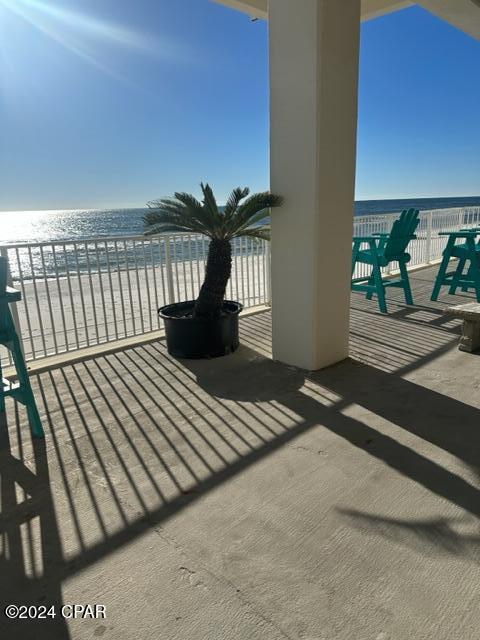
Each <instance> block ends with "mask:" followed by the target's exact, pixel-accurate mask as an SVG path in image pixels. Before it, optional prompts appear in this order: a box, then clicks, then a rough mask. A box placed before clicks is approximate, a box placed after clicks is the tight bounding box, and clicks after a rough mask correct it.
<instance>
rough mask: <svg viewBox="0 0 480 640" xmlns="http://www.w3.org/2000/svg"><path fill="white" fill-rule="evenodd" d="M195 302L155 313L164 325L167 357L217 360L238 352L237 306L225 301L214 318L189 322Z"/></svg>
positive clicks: (172, 306)
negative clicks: (218, 314) (168, 355)
mask: <svg viewBox="0 0 480 640" xmlns="http://www.w3.org/2000/svg"><path fill="white" fill-rule="evenodd" d="M194 304H195V302H194V301H193V300H189V301H188V302H177V303H175V304H168V305H166V306H165V307H161V308H160V309H159V310H158V313H159V315H160V317H161V318H162V319H163V321H164V323H165V333H166V336H167V348H168V353H169V354H170V355H172V356H174V357H175V358H195V359H198V358H218V357H220V356H226V355H228V354H229V353H233V352H234V351H235V350H236V349H238V345H239V339H238V315H239V313H240V311H241V310H242V309H243V306H242V305H241V304H240V303H239V302H232V301H230V300H225V302H224V303H223V307H222V313H221V315H220V316H219V317H218V318H214V319H210V318H191V317H188V315H189V312H191V310H192V309H193V306H194Z"/></svg>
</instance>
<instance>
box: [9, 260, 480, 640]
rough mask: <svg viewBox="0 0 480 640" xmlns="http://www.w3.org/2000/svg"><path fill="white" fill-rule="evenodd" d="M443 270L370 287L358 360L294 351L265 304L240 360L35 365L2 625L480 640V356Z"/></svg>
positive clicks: (88, 633)
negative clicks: (288, 355)
mask: <svg viewBox="0 0 480 640" xmlns="http://www.w3.org/2000/svg"><path fill="white" fill-rule="evenodd" d="M435 272H436V269H429V270H424V271H419V272H417V273H415V274H413V275H412V283H413V286H414V295H415V300H416V302H417V305H416V306H415V307H410V308H408V307H406V306H405V305H404V304H403V303H402V302H400V301H399V300H400V297H397V298H396V299H395V301H394V302H391V303H390V314H389V315H388V316H382V315H381V314H379V313H378V311H377V305H376V302H375V301H371V302H370V301H367V300H365V299H364V298H363V297H361V296H359V295H357V294H355V295H353V296H352V328H351V343H352V344H351V355H352V359H350V360H347V361H345V362H343V363H341V364H339V365H336V366H334V367H331V368H329V369H325V370H323V371H319V372H315V373H306V372H302V371H298V370H295V369H292V368H289V367H286V366H283V365H281V364H278V363H275V362H273V361H272V360H271V359H270V358H269V357H268V356H269V351H270V318H269V315H268V314H265V313H264V314H261V315H256V316H252V317H249V318H246V319H244V320H242V323H241V324H242V343H243V344H242V347H241V348H240V349H239V351H238V352H237V353H236V354H235V355H233V356H230V357H228V358H223V359H220V360H213V361H202V362H194V361H182V362H179V361H175V360H173V359H171V358H170V357H169V356H168V355H167V352H166V348H165V344H164V342H157V343H151V344H148V345H145V346H142V347H136V348H132V349H128V350H125V351H121V352H118V353H115V354H110V355H107V356H103V357H97V358H95V359H91V360H88V361H83V362H80V363H77V364H73V365H69V366H65V367H62V368H57V369H55V370H51V371H48V372H45V373H41V374H39V375H36V376H33V383H34V387H35V391H36V395H37V399H38V404H39V408H40V410H41V413H42V416H43V420H44V425H45V428H46V431H47V437H46V439H45V441H44V442H41V441H36V442H35V443H32V440H31V438H30V435H29V431H28V428H27V427H26V424H25V417H24V413H23V410H22V409H20V410H16V409H15V408H14V405H13V404H12V403H9V405H8V413H7V415H8V422H9V429H8V433H7V432H6V430H2V438H3V441H2V445H1V449H0V474H1V508H2V513H1V516H0V522H1V536H0V602H1V604H2V612H1V613H0V638H2V639H3V638H5V639H8V640H10V639H12V640H23V639H24V638H32V639H35V640H38V639H40V640H43V639H44V638H45V640H56V639H57V638H58V639H62V640H63V639H64V638H65V639H66V638H72V639H74V640H83V639H91V638H104V639H107V638H112V639H115V640H127V639H128V640H150V639H151V640H163V639H165V640H177V639H178V640H202V639H205V640H216V639H232V640H233V639H235V640H257V639H258V640H260V639H262V640H280V639H285V638H289V639H292V640H293V639H295V640H296V639H299V640H300V639H301V640H333V639H335V640H337V639H338V640H340V639H341V640H364V639H365V640H367V639H368V640H407V639H408V640H412V639H418V640H427V639H432V640H433V639H434V638H435V639H442V640H443V639H444V640H454V639H457V638H458V639H462V640H470V639H471V640H474V639H476V638H478V637H479V636H480V631H479V629H480V589H479V584H480V566H479V562H480V527H479V522H480V520H479V518H480V490H479V488H480V477H479V460H480V411H479V406H480V394H479V386H480V373H479V372H480V359H479V357H478V356H476V355H471V354H466V353H462V352H459V351H458V350H457V340H458V334H459V322H458V321H457V320H452V319H449V318H446V317H444V316H443V315H442V313H441V310H442V309H443V308H444V307H445V306H446V302H447V301H449V302H450V301H451V300H452V298H451V297H449V296H446V295H444V296H443V297H442V298H441V299H440V301H439V302H438V303H431V302H430V301H429V295H430V292H431V288H432V279H433V277H434V274H435ZM397 295H398V296H399V294H397V293H394V292H392V296H394V297H395V296H397ZM467 297H471V296H467ZM397 300H398V301H397ZM455 301H458V302H459V303H460V302H461V301H462V297H461V296H457V297H456V298H455ZM10 603H13V604H17V605H20V604H35V605H40V604H43V605H52V604H55V605H56V606H57V613H58V612H59V610H60V606H61V605H62V604H86V603H90V604H103V605H105V607H106V612H107V617H106V619H99V620H73V621H69V622H68V623H67V622H65V621H63V620H62V619H61V617H60V616H59V615H57V617H56V618H55V619H54V620H51V619H50V620H48V621H46V620H42V621H37V622H36V623H28V622H27V621H25V620H21V621H18V622H16V623H11V624H7V619H6V618H5V616H4V615H3V608H4V606H5V605H6V604H10Z"/></svg>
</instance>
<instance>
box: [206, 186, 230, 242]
mask: <svg viewBox="0 0 480 640" xmlns="http://www.w3.org/2000/svg"><path fill="white" fill-rule="evenodd" d="M200 187H201V189H202V193H203V208H204V209H206V210H207V211H208V212H209V213H210V215H211V217H212V221H215V224H216V226H217V229H216V235H220V233H221V231H222V230H223V223H224V216H223V214H222V213H220V211H219V209H218V204H217V201H216V200H215V196H214V195H213V191H212V187H211V186H210V185H209V184H204V183H203V182H201V183H200Z"/></svg>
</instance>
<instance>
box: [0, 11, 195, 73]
mask: <svg viewBox="0 0 480 640" xmlns="http://www.w3.org/2000/svg"><path fill="white" fill-rule="evenodd" d="M2 14H3V18H2ZM7 18H16V19H17V21H21V22H22V23H23V24H25V23H26V24H28V25H30V27H32V28H34V29H35V30H37V31H39V32H41V33H42V34H44V35H45V36H47V37H48V38H49V39H51V40H52V41H54V42H56V43H58V44H59V45H61V46H62V47H64V48H65V49H66V50H68V51H69V52H71V53H73V54H75V55H76V56H79V57H80V58H82V59H83V60H85V61H86V62H88V63H90V64H92V65H94V66H95V67H97V68H98V69H100V70H102V71H103V72H106V73H109V74H110V75H112V76H114V77H116V78H118V79H121V80H124V81H125V80H126V78H125V77H124V76H123V75H122V73H121V72H120V70H119V69H118V68H115V64H114V63H113V62H112V61H113V60H114V59H115V56H114V55H112V49H113V48H115V49H116V50H117V51H118V50H120V49H123V50H126V51H130V52H136V53H139V54H148V55H151V56H155V57H161V58H170V59H172V58H175V59H176V60H179V59H180V60H181V59H182V58H185V55H184V54H185V52H184V51H183V52H182V50H181V47H179V46H178V44H177V43H172V42H169V41H168V39H166V38H165V37H163V36H161V35H160V34H158V37H155V38H154V37H153V36H151V35H149V34H148V33H144V32H138V31H135V30H134V29H131V28H127V27H125V26H122V25H120V24H118V23H115V22H114V21H110V20H105V19H101V18H99V17H96V16H93V15H88V14H87V13H82V12H80V11H73V10H71V9H67V8H65V7H62V6H59V3H58V2H57V1H56V0H55V1H54V0H0V27H1V25H2V22H4V21H5V20H6V19H7ZM3 31H4V32H5V33H3V34H1V35H2V36H3V37H0V54H1V55H2V58H3V59H4V58H5V57H6V55H7V54H8V55H9V56H10V57H14V53H15V48H16V47H19V46H21V45H20V44H18V43H17V44H16V43H15V42H11V40H12V39H13V38H9V31H8V29H7V28H5V29H3ZM22 44H24V43H22ZM4 62H5V60H4ZM8 62H9V65H8V66H12V64H13V62H14V61H12V60H8Z"/></svg>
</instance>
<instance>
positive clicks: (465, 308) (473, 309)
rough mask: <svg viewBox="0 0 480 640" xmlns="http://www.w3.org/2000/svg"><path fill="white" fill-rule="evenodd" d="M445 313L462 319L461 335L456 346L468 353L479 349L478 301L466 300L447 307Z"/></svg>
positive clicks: (479, 313) (479, 321) (479, 310)
mask: <svg viewBox="0 0 480 640" xmlns="http://www.w3.org/2000/svg"><path fill="white" fill-rule="evenodd" d="M445 313H446V314H448V315H450V316H453V317H454V318H461V319H462V320H463V331H462V337H461V338H460V343H459V345H458V348H459V349H460V350H461V351H468V352H469V353H472V352H473V351H476V350H477V349H480V303H478V302H468V303H467V304H459V305H457V306H455V307H448V308H447V309H445Z"/></svg>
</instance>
